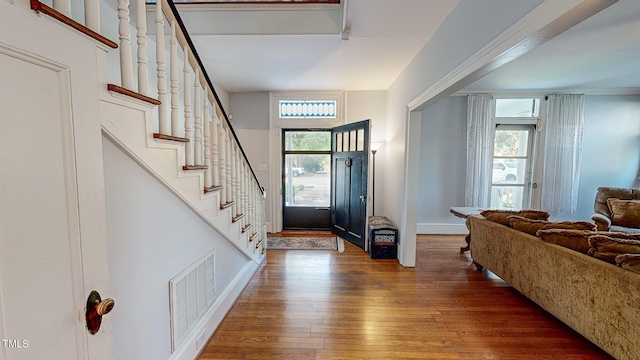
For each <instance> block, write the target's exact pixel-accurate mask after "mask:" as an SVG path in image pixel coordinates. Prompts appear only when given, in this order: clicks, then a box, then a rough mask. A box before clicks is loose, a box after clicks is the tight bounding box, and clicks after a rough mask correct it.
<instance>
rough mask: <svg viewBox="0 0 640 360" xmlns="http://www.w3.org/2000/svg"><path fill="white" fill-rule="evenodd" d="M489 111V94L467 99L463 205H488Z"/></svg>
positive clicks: (490, 146)
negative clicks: (465, 173) (465, 168)
mask: <svg viewBox="0 0 640 360" xmlns="http://www.w3.org/2000/svg"><path fill="white" fill-rule="evenodd" d="M493 109H494V106H493V99H492V96H491V94H476V95H469V96H468V97H467V177H466V182H465V189H464V206H478V207H487V206H489V191H490V187H491V175H492V165H491V161H492V159H493V115H494V110H493Z"/></svg>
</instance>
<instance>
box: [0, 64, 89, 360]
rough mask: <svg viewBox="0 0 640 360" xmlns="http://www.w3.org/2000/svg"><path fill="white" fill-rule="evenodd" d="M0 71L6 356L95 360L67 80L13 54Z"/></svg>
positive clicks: (0, 316) (0, 274)
mask: <svg viewBox="0 0 640 360" xmlns="http://www.w3.org/2000/svg"><path fill="white" fill-rule="evenodd" d="M0 69H2V70H0V83H2V84H12V90H11V91H5V92H4V93H3V94H4V97H5V98H4V99H3V100H4V101H3V103H4V104H5V105H4V106H2V107H1V108H0V126H1V127H2V129H3V132H4V133H5V134H6V135H7V136H4V137H3V140H2V145H1V146H0V147H1V148H2V150H1V151H0V152H1V153H2V156H0V174H2V175H1V177H2V178H1V183H2V186H1V187H0V204H2V206H0V249H2V251H0V296H1V298H2V302H1V303H0V338H2V339H5V340H9V341H13V343H10V342H7V343H6V344H4V343H3V344H2V345H0V355H1V356H0V358H2V359H8V360H19V359H40V358H41V359H44V358H52V357H53V358H57V359H84V358H88V354H87V330H86V328H85V326H84V318H83V316H80V314H81V313H83V310H84V305H85V303H84V290H83V284H82V277H83V276H82V275H83V274H82V261H81V255H80V249H81V244H80V226H79V224H80V213H79V207H78V206H79V205H78V195H77V194H78V186H77V181H76V176H75V173H76V171H75V163H76V159H75V154H74V151H73V150H74V146H73V129H72V127H73V124H72V120H71V117H70V116H69V114H68V112H67V109H65V104H68V103H70V101H69V94H68V93H67V92H65V91H64V89H65V84H66V83H68V81H69V78H68V75H67V73H66V72H64V71H57V70H54V69H51V68H47V67H44V66H41V65H40V64H37V63H34V62H31V61H25V60H21V59H20V60H19V59H17V58H15V57H12V56H8V55H5V54H0ZM67 101H68V102H67ZM34 102H35V103H37V104H38V106H33V103H34ZM19 134H22V135H23V136H17V135H19ZM34 162H35V164H37V166H34ZM52 350H54V352H55V355H53V354H52V353H51V351H52Z"/></svg>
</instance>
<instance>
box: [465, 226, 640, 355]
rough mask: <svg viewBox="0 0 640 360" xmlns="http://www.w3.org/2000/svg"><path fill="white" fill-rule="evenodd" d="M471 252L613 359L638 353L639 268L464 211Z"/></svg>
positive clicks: (639, 327)
mask: <svg viewBox="0 0 640 360" xmlns="http://www.w3.org/2000/svg"><path fill="white" fill-rule="evenodd" d="M467 227H468V228H469V231H470V235H471V244H470V246H471V257H472V258H473V261H474V263H476V265H477V266H479V269H482V267H484V268H487V269H488V270H491V272H493V273H495V274H496V275H498V276H499V277H500V278H502V279H503V280H504V281H506V282H507V283H508V284H509V285H511V286H512V287H513V288H515V289H516V290H518V291H519V292H521V293H522V294H523V295H525V296H526V297H528V298H529V299H531V300H532V301H533V302H535V303H536V304H538V305H539V306H540V307H542V308H543V309H545V310H546V311H548V312H549V313H551V314H552V315H554V316H555V317H556V318H558V319H559V320H561V321H562V322H564V323H565V324H567V325H568V326H570V327H571V328H573V329H574V330H576V331H577V332H579V333H580V334H582V335H583V336H584V337H586V338H587V339H589V340H590V341H591V342H593V343H594V344H596V345H598V346H599V347H600V348H602V349H603V350H605V351H606V352H608V353H609V354H611V355H612V356H614V357H615V358H617V359H629V360H631V359H636V360H637V359H639V356H640V274H637V273H634V272H631V271H627V270H624V269H622V268H619V267H617V266H615V265H612V264H609V263H606V262H604V261H601V260H598V259H595V258H593V257H590V256H587V255H585V254H582V253H579V252H577V251H573V250H570V249H567V248H564V247H561V246H559V245H555V244H552V243H548V242H545V241H543V240H541V239H540V238H538V237H536V236H533V235H529V234H526V233H524V232H521V231H518V230H515V229H513V228H510V227H507V226H505V225H501V224H499V223H496V222H492V221H489V220H486V219H485V218H483V217H481V216H469V217H468V218H467Z"/></svg>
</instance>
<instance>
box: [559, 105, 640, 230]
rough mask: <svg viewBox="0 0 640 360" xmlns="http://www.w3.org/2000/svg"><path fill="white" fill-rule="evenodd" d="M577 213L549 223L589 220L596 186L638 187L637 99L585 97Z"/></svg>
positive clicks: (639, 120)
mask: <svg viewBox="0 0 640 360" xmlns="http://www.w3.org/2000/svg"><path fill="white" fill-rule="evenodd" d="M583 136H584V137H583V151H582V166H581V170H580V171H581V173H580V188H579V194H578V211H577V212H576V213H574V214H567V213H557V214H553V215H552V219H556V220H560V219H580V220H589V216H590V215H591V214H593V203H594V200H595V195H596V191H597V188H598V187H599V186H614V187H637V186H638V172H639V171H640V95H619V96H587V97H586V101H585V123H584V133H583Z"/></svg>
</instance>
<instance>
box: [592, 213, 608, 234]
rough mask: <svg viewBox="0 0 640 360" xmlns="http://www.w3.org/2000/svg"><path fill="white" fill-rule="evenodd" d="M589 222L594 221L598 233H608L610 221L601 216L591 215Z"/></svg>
mask: <svg viewBox="0 0 640 360" xmlns="http://www.w3.org/2000/svg"><path fill="white" fill-rule="evenodd" d="M591 220H593V221H595V223H596V227H597V229H598V231H609V227H610V226H611V220H610V219H609V218H608V217H606V216H604V215H602V214H593V215H591Z"/></svg>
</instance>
